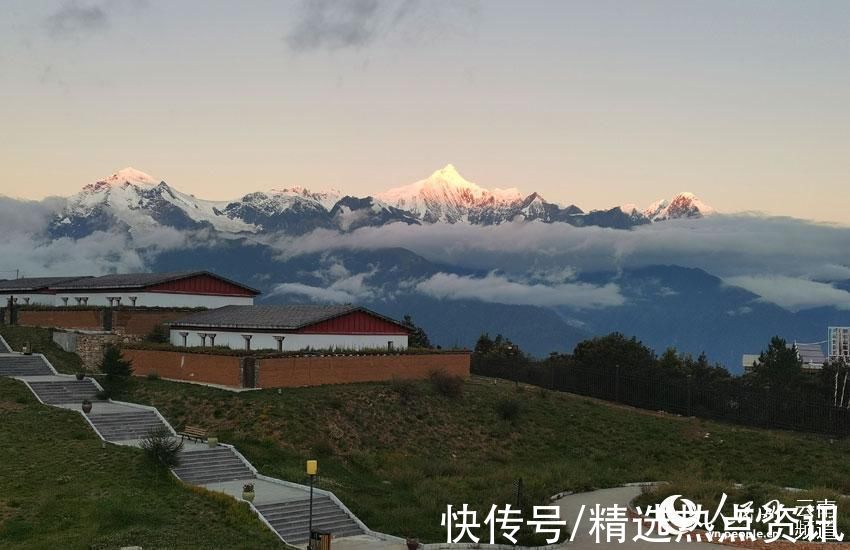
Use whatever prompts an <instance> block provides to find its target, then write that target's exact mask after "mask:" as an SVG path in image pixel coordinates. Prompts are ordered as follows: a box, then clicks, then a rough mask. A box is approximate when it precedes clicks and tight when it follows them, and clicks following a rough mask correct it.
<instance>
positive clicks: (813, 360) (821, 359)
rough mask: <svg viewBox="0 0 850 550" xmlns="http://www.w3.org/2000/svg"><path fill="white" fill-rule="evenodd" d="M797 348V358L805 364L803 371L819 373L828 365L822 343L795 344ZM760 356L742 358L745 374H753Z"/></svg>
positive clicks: (751, 355) (749, 355)
mask: <svg viewBox="0 0 850 550" xmlns="http://www.w3.org/2000/svg"><path fill="white" fill-rule="evenodd" d="M794 346H795V347H796V348H797V357H799V358H800V361H802V363H803V370H805V371H818V370H820V369H822V368H823V364H824V363H826V355H824V353H823V349H822V348H821V344H820V343H813V344H806V343H801V342H794ZM760 357H761V356H760V355H759V354H754V353H745V354H744V355H743V356H742V357H741V366H742V367H744V372H752V370H753V365H754V364H758V363H759V362H760Z"/></svg>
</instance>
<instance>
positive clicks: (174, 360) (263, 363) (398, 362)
mask: <svg viewBox="0 0 850 550" xmlns="http://www.w3.org/2000/svg"><path fill="white" fill-rule="evenodd" d="M123 353H124V357H125V358H126V359H129V360H131V361H133V372H134V374H136V375H137V376H145V375H147V374H150V373H156V374H158V375H159V376H161V377H163V378H171V379H175V380H187V381H192V382H204V383H208V384H221V385H224V386H232V387H241V379H242V376H241V372H242V367H241V364H242V359H243V358H241V357H238V356H235V355H213V354H209V355H206V354H201V353H182V352H176V351H162V350H140V349H125V350H124V352H123ZM435 370H444V371H446V372H447V373H449V374H452V375H455V376H461V377H463V378H468V377H469V353H465V352H459V353H435V354H411V355H401V354H399V355H354V356H349V355H343V356H330V355H328V356H325V357H277V358H270V359H257V361H256V380H257V386H258V387H260V388H293V387H299V386H320V385H324V384H349V383H353V382H383V381H388V380H392V379H393V378H409V379H425V378H427V377H428V376H429V375H430V374H431V372H433V371H435Z"/></svg>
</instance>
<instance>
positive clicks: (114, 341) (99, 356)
mask: <svg viewBox="0 0 850 550" xmlns="http://www.w3.org/2000/svg"><path fill="white" fill-rule="evenodd" d="M138 340H139V337H137V336H132V335H120V334H112V333H109V332H88V333H87V332H69V331H54V332H53V341H54V342H56V343H57V344H58V345H59V347H61V348H62V349H63V350H65V351H70V352H73V353H76V354H77V355H79V356H80V359H81V360H82V363H83V368H85V369H86V370H88V371H97V370H98V369H99V368H100V363H101V361H102V360H103V351H104V349H105V348H106V346H108V345H121V344H129V343H130V342H136V341H138Z"/></svg>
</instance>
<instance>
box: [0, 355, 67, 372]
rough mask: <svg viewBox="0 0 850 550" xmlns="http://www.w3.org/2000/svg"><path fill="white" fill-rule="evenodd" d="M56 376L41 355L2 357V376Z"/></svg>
mask: <svg viewBox="0 0 850 550" xmlns="http://www.w3.org/2000/svg"><path fill="white" fill-rule="evenodd" d="M53 374H56V373H54V372H53V370H52V369H51V368H50V366H49V365H48V364H47V362H46V361H45V360H44V358H43V357H42V356H40V355H4V356H2V357H0V376H50V375H53Z"/></svg>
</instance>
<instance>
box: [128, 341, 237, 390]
mask: <svg viewBox="0 0 850 550" xmlns="http://www.w3.org/2000/svg"><path fill="white" fill-rule="evenodd" d="M123 354H124V358H125V359H129V360H130V361H132V362H133V374H135V375H136V376H146V375H148V374H152V373H155V374H158V375H159V376H161V377H163V378H171V379H173V380H187V381H190V382H204V383H207V384H221V385H223V386H232V387H240V385H241V384H240V376H239V373H240V367H239V362H240V358H239V357H237V356H235V355H202V354H199V353H180V352H176V351H160V350H142V349H125V350H123Z"/></svg>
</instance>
